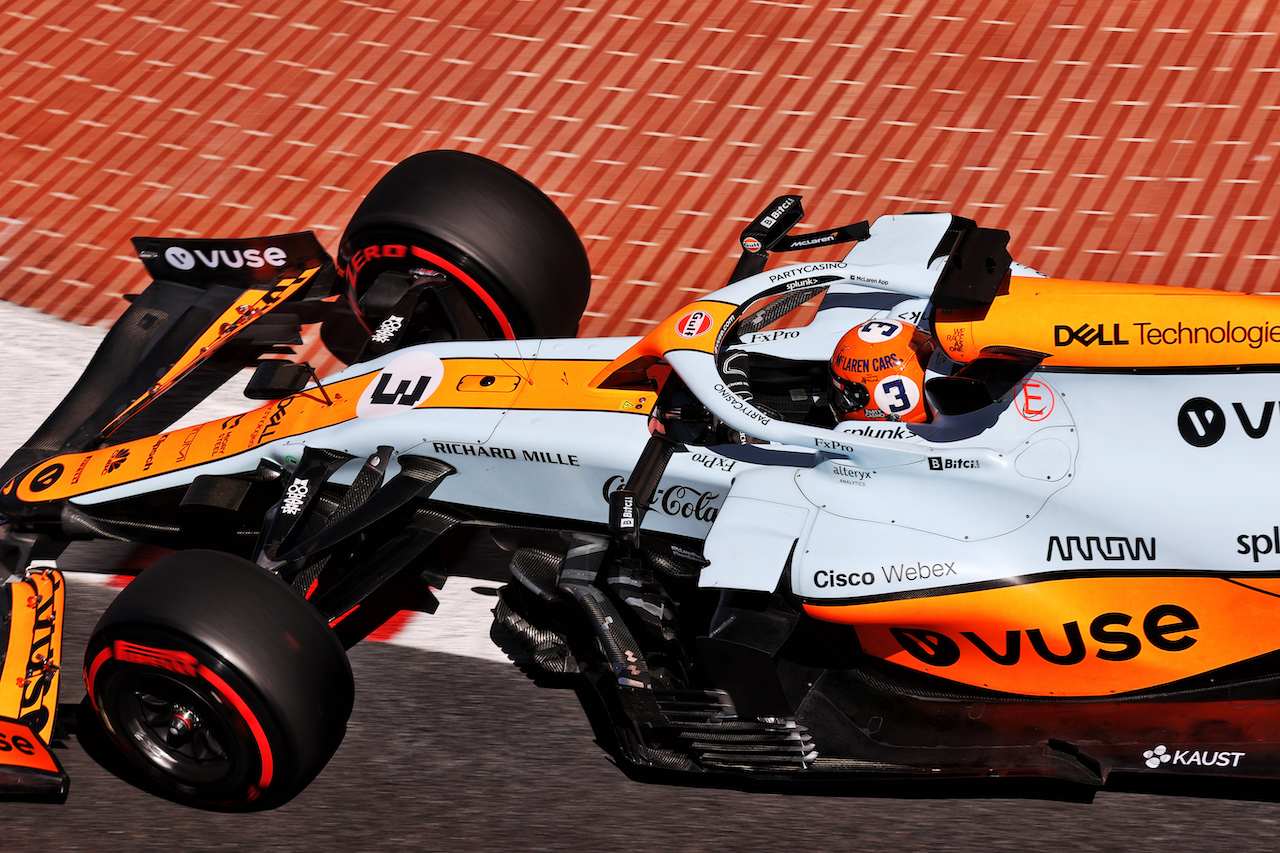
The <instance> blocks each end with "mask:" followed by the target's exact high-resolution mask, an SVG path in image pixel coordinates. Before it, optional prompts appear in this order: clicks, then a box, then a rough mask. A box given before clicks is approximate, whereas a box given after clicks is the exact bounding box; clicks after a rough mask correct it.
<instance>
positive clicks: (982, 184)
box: [0, 0, 1280, 335]
mask: <svg viewBox="0 0 1280 853" xmlns="http://www.w3.org/2000/svg"><path fill="white" fill-rule="evenodd" d="M1278 115H1280V10H1278V9H1277V6H1276V4H1270V3H1257V2H1244V0H1222V2H1215V3H1203V2H1193V0H1167V2H1159V3H1153V2H1098V0H1080V2H1075V3H1062V4H1058V3H1043V2H1027V0H933V2H916V0H796V2H781V0H734V2H705V0H635V2H628V0H479V2H470V0H457V2H434V3H433V2H421V0H418V2H408V0H378V2H363V0H309V2H303V0H277V2H275V3H272V4H254V3H249V2H240V3H235V2H226V0H214V2H208V0H165V2H158V0H116V1H115V2H104V3H90V2H85V0H69V2H68V0H57V1H56V2H53V1H52V0H6V2H5V3H4V4H2V5H0V165H2V168H0V298H3V299H6V300H10V301H13V302H17V303H21V304H23V305H31V306H35V307H38V308H40V309H42V310H45V311H48V312H51V313H54V314H57V315H58V316H61V317H64V318H67V319H71V320H75V321H78V322H81V323H103V322H106V321H109V320H111V319H112V318H114V317H115V316H116V315H118V314H119V312H120V311H121V310H122V308H123V306H124V303H123V301H122V300H121V299H120V298H119V296H120V294H122V293H127V292H136V291H139V290H141V289H142V287H143V286H144V285H145V283H146V281H145V275H144V273H143V271H142V267H141V265H140V264H139V263H138V262H137V261H136V259H134V258H133V257H132V254H131V250H130V247H129V244H128V238H129V237H130V236H132V235H135V234H148V235H160V236H164V235H171V236H190V237H195V236H200V237H219V236H257V235H262V234H272V233H282V232H287V231H294V230H301V229H313V230H315V231H316V232H317V234H318V235H319V236H320V239H321V241H322V242H323V243H325V244H326V245H327V246H328V247H330V248H331V249H336V243H337V238H338V236H339V235H340V233H341V230H342V228H343V226H344V225H345V223H346V220H347V218H348V217H349V215H350V213H351V211H352V210H353V209H354V208H355V206H356V204H357V203H358V202H359V200H360V198H361V197H362V196H363V193H364V192H365V191H366V190H367V189H368V188H369V187H370V186H371V185H372V184H373V182H374V181H376V180H377V178H378V177H379V176H380V175H381V174H382V173H383V172H384V171H385V170H386V169H387V167H388V166H390V165H392V164H394V163H395V162H397V161H399V160H400V159H402V158H404V157H406V156H408V155H409V154H412V153H414V152H417V151H420V150H425V149H430V148H446V147H447V148H460V149H464V150H467V151H471V152H474V153H477V154H482V155H484V156H487V157H491V158H494V159H497V160H499V161H501V162H503V163H505V164H506V165H508V166H510V167H511V168H513V169H515V170H517V171H519V172H521V173H522V174H524V175H525V176H526V177H528V178H529V179H530V180H532V181H533V182H534V183H536V184H538V185H539V186H540V187H542V188H543V190H544V191H546V192H547V193H548V194H549V195H551V197H552V198H553V199H555V200H556V202H557V203H558V204H559V205H560V206H561V207H562V208H563V209H564V210H565V212H566V213H567V214H568V216H569V218H570V219H571V220H572V221H573V223H574V224H575V226H576V227H577V228H578V230H579V233H581V234H582V235H583V238H584V241H585V243H586V246H587V250H588V252H589V254H590V256H591V261H592V266H593V271H594V283H593V295H592V299H591V303H590V305H589V306H588V314H587V317H586V319H585V322H584V323H583V325H582V333H583V334H588V335H604V334H637V333H641V332H643V331H644V330H646V329H647V328H648V327H649V326H651V325H652V324H653V323H654V322H655V321H657V320H659V319H661V318H662V317H664V316H666V315H667V314H668V313H670V312H671V311H674V310H675V309H676V308H677V307H678V306H679V305H680V304H681V303H683V302H685V301H688V300H689V299H691V298H694V297H696V296H697V295H698V294H700V293H703V292H706V291H707V290H710V289H713V288H714V287H715V286H717V285H719V284H720V283H722V282H723V281H724V280H725V278H726V276H727V274H728V272H729V270H730V269H731V268H732V266H733V260H734V258H735V257H736V244H735V238H736V235H737V232H738V231H739V230H740V229H741V227H742V225H743V224H744V223H745V222H746V221H748V220H749V219H750V217H751V216H752V215H754V214H755V213H756V212H758V210H759V209H760V208H761V207H762V206H763V205H765V204H766V203H767V202H768V201H769V200H770V199H772V198H773V197H774V196H776V195H779V194H782V193H785V192H798V193H802V194H804V195H805V201H806V207H807V209H808V213H809V216H808V219H807V220H806V223H807V225H809V226H812V227H813V228H819V227H829V226H834V225H839V224H845V223H847V222H852V221H856V220H860V219H863V218H874V217H875V216H878V215H881V214H884V213H891V212H901V211H905V210H931V211H934V210H938V211H940V210H949V211H953V212H956V213H959V214H962V215H965V216H969V217H971V218H974V219H976V220H978V221H979V223H980V224H983V225H987V226H993V227H999V228H1005V229H1008V230H1009V231H1011V232H1012V234H1013V240H1012V244H1011V248H1012V249H1013V253H1014V256H1015V257H1016V258H1018V259H1019V260H1021V261H1023V262H1024V263H1028V264H1030V265H1032V266H1035V267H1038V268H1041V269H1043V270H1045V271H1047V272H1050V273H1052V274H1054V275H1059V276H1068V277H1080V278H1096V279H1111V280H1129V281H1139V282H1149V283H1170V284H1179V285H1193V286H1198V287H1215V288H1228V289H1239V290H1272V289H1277V288H1276V286H1275V282H1276V278H1277V274H1278V273H1280V246H1278V245H1277V237H1278V235H1280V217H1278V216H1277V211H1276V205H1275V203H1274V202H1275V199H1276V193H1275V189H1274V187H1275V185H1276V183H1277V170H1278V169H1280V131H1277V128H1276V117H1277V116H1278ZM827 252H828V255H830V254H832V252H831V250H827Z"/></svg>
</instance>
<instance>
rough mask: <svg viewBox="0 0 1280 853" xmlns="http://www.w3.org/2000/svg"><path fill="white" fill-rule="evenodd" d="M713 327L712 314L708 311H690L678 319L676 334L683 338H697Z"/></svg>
mask: <svg viewBox="0 0 1280 853" xmlns="http://www.w3.org/2000/svg"><path fill="white" fill-rule="evenodd" d="M710 329H711V315H710V314H708V313H707V312H706V311H690V312H689V313H688V314H685V315H684V316H683V317H681V318H680V319H679V320H677V321H676V334H678V335H679V336H680V337H682V338H696V337H699V336H700V335H705V334H706V333H707V332H708V331H710Z"/></svg>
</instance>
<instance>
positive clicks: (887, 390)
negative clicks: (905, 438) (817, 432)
mask: <svg viewBox="0 0 1280 853" xmlns="http://www.w3.org/2000/svg"><path fill="white" fill-rule="evenodd" d="M932 351H933V343H932V341H931V340H930V338H929V336H928V335H927V334H925V333H924V332H922V331H920V330H919V329H917V328H916V327H915V326H913V325H911V324H910V323H904V322H903V321H901V320H868V321H867V322H865V323H863V324H862V325H860V326H856V327H854V328H852V329H850V330H849V331H848V332H846V333H845V334H844V336H843V337H841V338H840V342H839V343H838V344H836V349H835V352H834V353H832V355H831V364H830V368H831V370H830V374H831V406H832V408H833V409H835V411H836V414H837V415H839V416H840V418H841V419H842V420H856V421H905V422H907V423H923V422H925V421H928V420H929V417H930V416H929V407H928V404H926V403H925V399H924V368H925V364H926V363H927V362H928V360H929V354H930V353H931V352H932Z"/></svg>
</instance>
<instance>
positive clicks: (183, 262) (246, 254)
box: [164, 246, 289, 270]
mask: <svg viewBox="0 0 1280 853" xmlns="http://www.w3.org/2000/svg"><path fill="white" fill-rule="evenodd" d="M164 259H165V260H166V261H168V262H169V265H170V266H172V267H174V268H175V269H180V270H191V269H195V267H196V263H197V262H199V263H200V264H201V265H203V266H204V267H206V268H208V269H211V270H213V269H218V268H219V267H229V268H231V269H239V268H240V267H250V268H252V269H259V268H261V267H264V266H266V265H267V264H270V265H271V266H273V267H282V266H284V265H285V262H286V261H287V260H288V259H289V256H288V255H287V254H285V251H284V249H281V248H278V247H276V246H268V247H267V248H265V249H245V250H243V251H241V250H240V249H231V250H230V251H228V250H226V249H212V250H210V251H209V252H204V251H202V250H200V249H194V250H192V249H186V248H183V247H182V246H170V247H169V248H167V249H165V250H164Z"/></svg>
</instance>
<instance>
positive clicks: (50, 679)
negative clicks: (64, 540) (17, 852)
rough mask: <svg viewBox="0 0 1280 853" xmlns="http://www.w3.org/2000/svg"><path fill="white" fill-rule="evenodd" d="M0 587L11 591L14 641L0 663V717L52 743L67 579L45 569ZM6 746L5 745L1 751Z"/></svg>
mask: <svg viewBox="0 0 1280 853" xmlns="http://www.w3.org/2000/svg"><path fill="white" fill-rule="evenodd" d="M0 588H2V589H4V590H5V592H4V593H0V594H7V595H8V596H9V604H10V614H11V619H10V623H9V644H8V647H7V648H6V649H5V656H4V665H3V667H0V717H8V718H9V719H11V720H18V721H19V722H21V723H23V724H25V725H26V726H27V727H29V728H30V729H31V731H33V732H35V733H36V734H37V735H39V736H40V738H41V739H42V740H43V741H44V742H45V743H48V742H49V739H50V738H51V737H52V736H53V716H54V713H55V712H56V711H57V708H58V686H59V683H60V681H61V674H60V672H59V669H58V668H59V666H60V665H61V662H62V623H63V618H62V615H63V612H64V611H63V606H64V605H65V604H66V586H65V581H64V580H63V578H62V574H61V573H60V572H57V571H54V570H43V571H37V572H32V573H31V575H30V577H28V578H27V579H26V580H21V581H17V582H15V583H11V584H6V585H4V586H3V587H0ZM3 731H4V729H2V728H0V732H3ZM18 734H21V732H20V731H19V732H18ZM10 743H11V744H12V741H10ZM3 749H4V747H3V746H0V751H3ZM27 755H28V756H29V757H30V756H32V753H27ZM10 759H13V756H12V755H11V754H8V753H5V754H4V755H0V760H3V761H9V760H10ZM30 766H33V767H35V766H38V765H35V764H32V765H30ZM40 769H43V770H56V769H57V768H56V767H44V766H40Z"/></svg>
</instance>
